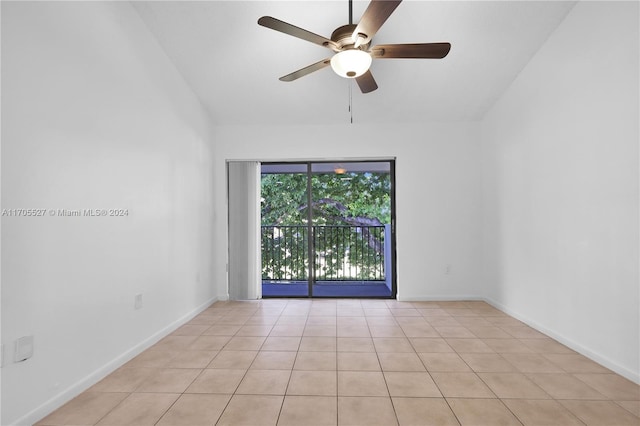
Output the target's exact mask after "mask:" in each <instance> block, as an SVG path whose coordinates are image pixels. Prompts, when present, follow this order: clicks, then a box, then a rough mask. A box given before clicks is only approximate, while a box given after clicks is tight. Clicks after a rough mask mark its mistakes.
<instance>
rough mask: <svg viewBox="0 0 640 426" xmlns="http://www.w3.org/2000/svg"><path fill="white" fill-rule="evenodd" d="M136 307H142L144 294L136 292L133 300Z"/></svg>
mask: <svg viewBox="0 0 640 426" xmlns="http://www.w3.org/2000/svg"><path fill="white" fill-rule="evenodd" d="M133 308H134V309H142V294H136V297H135V298H134V302H133Z"/></svg>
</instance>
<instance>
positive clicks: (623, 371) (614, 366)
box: [484, 298, 640, 384]
mask: <svg viewBox="0 0 640 426" xmlns="http://www.w3.org/2000/svg"><path fill="white" fill-rule="evenodd" d="M484 301H485V302H487V303H488V304H490V305H492V306H493V307H495V308H496V309H499V310H501V311H502V312H504V313H506V314H508V315H510V316H512V317H513V318H515V319H517V320H520V321H522V322H523V323H525V324H527V325H528V326H529V327H531V328H535V329H536V330H538V331H539V332H541V333H543V334H546V335H547V336H549V337H551V338H552V339H554V340H557V341H558V342H560V343H562V344H563V345H565V346H567V347H569V348H571V349H573V350H574V351H576V352H578V353H580V354H582V355H584V356H586V357H587V358H589V359H591V360H593V361H595V362H597V363H598V364H600V365H602V366H604V367H606V368H608V369H609V370H612V371H614V372H616V373H618V374H620V375H621V376H623V377H625V378H627V379H629V380H631V381H632V382H634V383H638V384H640V373H639V372H636V371H632V370H629V369H628V368H626V367H623V366H621V365H619V364H618V363H616V362H614V361H612V360H611V359H609V358H608V357H606V356H603V355H601V354H599V353H597V352H595V351H593V350H591V349H589V348H587V347H585V346H583V345H581V344H579V343H577V342H575V341H574V340H572V339H570V338H568V337H566V336H564V335H562V334H560V333H557V332H555V331H554V330H551V329H549V328H547V327H544V326H543V325H541V324H539V323H538V322H536V321H533V320H532V319H530V318H528V317H526V316H524V315H521V314H520V313H519V312H517V311H514V310H512V309H510V308H509V307H507V306H505V305H503V304H502V303H499V302H497V301H495V300H493V299H487V298H485V299H484Z"/></svg>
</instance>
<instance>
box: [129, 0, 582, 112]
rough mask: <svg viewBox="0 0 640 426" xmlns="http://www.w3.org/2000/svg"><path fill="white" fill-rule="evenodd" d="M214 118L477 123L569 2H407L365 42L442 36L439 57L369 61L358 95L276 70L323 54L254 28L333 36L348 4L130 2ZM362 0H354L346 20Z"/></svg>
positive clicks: (313, 77)
mask: <svg viewBox="0 0 640 426" xmlns="http://www.w3.org/2000/svg"><path fill="white" fill-rule="evenodd" d="M132 4H133V6H134V7H135V8H136V10H137V11H138V13H139V14H140V16H141V18H142V20H143V21H144V22H145V24H146V25H147V27H148V28H149V30H150V31H151V32H152V33H153V34H154V35H155V37H156V38H157V39H158V42H159V43H160V45H161V46H162V48H163V49H164V50H165V51H166V53H167V55H168V56H169V58H170V59H171V60H172V62H173V63H174V64H175V66H176V68H177V69H178V70H179V71H180V73H181V74H182V75H183V76H184V78H185V80H186V81H187V83H188V84H189V85H190V86H191V88H192V89H193V91H194V92H195V93H196V95H197V96H198V97H199V98H200V100H201V102H202V104H203V105H204V106H205V107H206V108H207V110H208V111H209V113H210V114H211V117H212V119H213V121H214V122H215V123H217V124H265V123H274V124H334V123H345V122H348V120H349V112H348V105H349V86H350V84H353V86H352V88H353V91H352V104H353V118H354V121H355V122H358V123H412V122H413V123H415V122H436V121H473V120H479V119H481V118H482V117H483V115H484V113H485V112H486V111H487V110H488V109H489V108H490V107H491V106H492V105H493V103H494V102H495V101H496V100H497V99H498V98H499V97H500V96H501V94H502V93H503V92H504V91H505V90H506V89H507V87H508V86H509V85H510V84H511V82H512V81H513V80H514V79H515V78H516V76H517V75H518V74H519V73H520V71H521V70H522V69H523V68H524V67H525V66H526V64H527V63H528V61H529V60H530V58H531V57H532V56H533V55H534V54H535V53H536V52H537V51H538V49H539V48H540V46H541V45H542V44H543V43H544V42H545V41H546V40H547V38H548V36H549V35H550V34H551V33H552V32H553V31H554V29H555V28H556V27H557V26H558V25H559V24H560V22H561V21H562V20H563V19H564V17H565V15H566V14H567V13H568V11H569V10H570V9H571V7H572V6H573V4H574V2H558V1H494V2H484V1H468V2H467V1H444V2H442V1H404V2H403V3H402V4H400V6H399V7H398V8H397V9H396V11H395V12H394V13H393V14H392V15H391V17H390V18H389V20H388V21H387V22H386V23H385V24H384V25H383V27H382V28H381V29H380V31H379V32H378V33H377V34H376V36H375V38H374V41H373V45H375V44H389V43H426V42H440V41H448V42H450V43H451V45H452V47H451V52H450V53H449V55H448V56H447V57H446V58H444V59H442V60H425V59H388V60H374V62H373V65H372V67H371V71H372V73H373V75H374V77H375V79H376V80H377V83H378V86H379V89H378V90H376V91H374V92H372V93H369V94H366V95H363V94H361V93H360V91H359V89H358V86H357V85H356V84H355V82H352V81H351V80H347V79H343V78H341V77H338V76H337V75H336V74H335V73H333V71H332V70H331V68H326V69H323V70H321V71H317V72H315V73H313V74H310V75H308V76H305V77H303V78H301V79H299V80H296V81H294V82H290V83H284V82H281V81H279V80H278V78H279V77H281V76H282V75H285V74H288V73H290V72H292V71H295V70H297V69H300V68H302V67H305V66H307V65H310V64H312V63H314V62H317V61H319V60H321V59H324V58H329V57H330V56H331V54H332V52H331V51H330V50H328V49H324V48H322V47H321V46H318V45H315V44H312V43H309V42H306V41H304V40H300V39H297V38H294V37H291V36H288V35H285V34H282V33H279V32H276V31H273V30H270V29H267V28H264V27H261V26H259V25H258V24H257V20H258V18H259V17H261V16H263V15H269V16H273V17H275V18H278V19H281V20H284V21H287V22H289V23H291V24H294V25H296V26H299V27H302V28H304V29H307V30H309V31H312V32H314V33H317V34H320V35H323V36H325V37H330V36H331V32H332V31H333V30H334V29H335V28H336V27H338V26H340V25H344V24H347V23H348V1H347V0H340V1H193V2H192V1H152V2H138V1H136V2H133V3H132ZM367 5H368V1H354V6H353V8H354V14H353V15H354V21H355V22H357V21H358V20H359V18H360V16H361V15H362V13H363V12H364V10H365V8H366V6H367Z"/></svg>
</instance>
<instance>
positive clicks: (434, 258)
mask: <svg viewBox="0 0 640 426" xmlns="http://www.w3.org/2000/svg"><path fill="white" fill-rule="evenodd" d="M346 120H347V117H346V113H345V121H346ZM478 131H479V125H478V124H475V123H467V124H464V123H463V124H460V123H456V124H424V125H403V126H399V125H375V126H372V125H366V126H365V125H358V124H353V125H349V124H345V125H341V126H242V127H240V126H220V127H217V128H216V136H215V139H216V147H215V150H216V163H215V165H214V172H215V176H214V182H215V194H216V195H215V200H216V201H215V205H216V225H215V234H216V235H217V236H218V237H217V238H216V249H215V252H216V256H215V262H216V263H215V265H214V270H215V272H214V277H215V278H214V281H215V282H216V283H217V285H218V295H219V297H226V296H227V295H228V291H227V279H226V274H225V262H226V258H227V239H226V237H224V236H225V235H226V234H227V212H226V207H225V206H224V204H223V203H224V202H225V199H226V186H225V185H226V176H225V174H224V173H225V172H224V162H225V160H291V159H338V158H355V159H363V158H382V157H384V158H393V157H396V158H397V161H396V189H397V195H396V201H397V227H396V233H397V255H398V263H397V270H398V298H399V299H400V300H411V299H424V298H429V299H448V298H468V297H478V296H479V293H478V292H479V291H480V288H479V286H478V275H479V271H480V255H479V250H480V218H479V213H480V183H479V179H478V177H479V175H480V165H479V152H480V151H479V143H478ZM446 265H451V273H450V274H448V275H446V274H445V269H446Z"/></svg>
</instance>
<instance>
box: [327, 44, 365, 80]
mask: <svg viewBox="0 0 640 426" xmlns="http://www.w3.org/2000/svg"><path fill="white" fill-rule="evenodd" d="M371 61H372V58H371V55H370V54H369V53H368V52H365V51H364V50H360V49H347V50H343V51H341V52H338V53H336V54H335V55H333V57H332V58H331V68H332V69H333V71H335V73H336V74H338V75H339V76H340V77H344V78H356V77H360V76H361V75H362V74H364V73H366V72H367V71H368V70H369V67H370V66H371Z"/></svg>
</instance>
